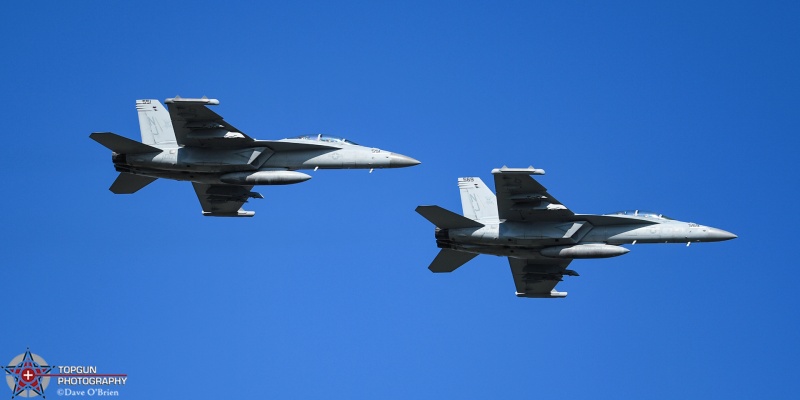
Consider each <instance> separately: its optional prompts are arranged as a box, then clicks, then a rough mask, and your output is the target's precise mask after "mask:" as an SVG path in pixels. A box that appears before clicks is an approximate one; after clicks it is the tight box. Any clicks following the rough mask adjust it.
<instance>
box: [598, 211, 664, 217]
mask: <svg viewBox="0 0 800 400" xmlns="http://www.w3.org/2000/svg"><path fill="white" fill-rule="evenodd" d="M605 215H630V216H632V217H644V218H654V219H672V218H670V217H668V216H666V215H664V214H659V213H657V212H653V211H644V210H624V211H617V212H615V213H611V214H605Z"/></svg>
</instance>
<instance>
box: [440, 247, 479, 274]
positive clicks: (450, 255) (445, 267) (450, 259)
mask: <svg viewBox="0 0 800 400" xmlns="http://www.w3.org/2000/svg"><path fill="white" fill-rule="evenodd" d="M477 256H478V255H477V254H473V253H465V252H463V251H456V250H450V249H442V251H440V252H439V255H437V256H436V258H434V259H433V262H431V265H430V266H429V267H428V269H429V270H431V272H453V271H455V270H456V268H458V267H460V266H462V265H464V264H466V263H467V262H468V261H469V260H472V259H473V258H475V257H477Z"/></svg>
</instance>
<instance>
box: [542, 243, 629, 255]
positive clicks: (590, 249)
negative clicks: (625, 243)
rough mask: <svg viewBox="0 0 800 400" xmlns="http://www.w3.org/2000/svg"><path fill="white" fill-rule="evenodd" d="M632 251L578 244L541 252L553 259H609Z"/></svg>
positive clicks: (554, 247) (608, 246) (600, 245)
mask: <svg viewBox="0 0 800 400" xmlns="http://www.w3.org/2000/svg"><path fill="white" fill-rule="evenodd" d="M629 251H630V250H628V249H626V248H624V247H620V246H612V245H609V244H576V245H574V246H552V247H545V248H543V249H541V250H539V253H541V254H542V255H543V256H545V257H552V258H608V257H616V256H621V255H623V254H625V253H627V252H629Z"/></svg>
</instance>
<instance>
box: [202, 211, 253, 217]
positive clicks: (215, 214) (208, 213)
mask: <svg viewBox="0 0 800 400" xmlns="http://www.w3.org/2000/svg"><path fill="white" fill-rule="evenodd" d="M254 215H256V212H255V211H245V210H239V211H237V212H235V213H222V212H211V211H203V216H204V217H252V216H254Z"/></svg>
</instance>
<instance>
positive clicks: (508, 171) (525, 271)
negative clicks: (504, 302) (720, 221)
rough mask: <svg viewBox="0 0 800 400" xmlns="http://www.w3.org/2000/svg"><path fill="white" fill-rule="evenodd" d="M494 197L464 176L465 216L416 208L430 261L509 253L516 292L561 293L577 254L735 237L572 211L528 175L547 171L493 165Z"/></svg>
mask: <svg viewBox="0 0 800 400" xmlns="http://www.w3.org/2000/svg"><path fill="white" fill-rule="evenodd" d="M492 175H494V186H495V192H497V196H495V195H494V194H493V193H492V191H491V190H489V188H488V187H486V185H485V184H484V183H483V181H482V180H481V179H480V178H459V179H458V187H459V189H460V191H461V206H462V209H463V211H464V216H461V215H458V214H456V213H453V212H450V211H448V210H445V209H443V208H441V207H439V206H419V207H417V209H416V211H417V212H418V213H419V214H421V215H422V216H423V217H425V218H426V219H427V220H428V221H430V222H432V223H433V224H434V225H436V231H435V237H436V245H437V246H438V247H439V248H441V249H442V250H441V251H440V252H439V255H437V256H436V258H435V259H434V260H433V262H432V263H431V265H430V266H429V267H428V269H430V270H431V271H433V272H453V271H454V270H455V269H456V268H458V267H460V266H462V265H464V264H465V263H466V262H468V261H469V260H472V259H473V258H475V257H476V256H477V255H478V254H492V255H496V256H506V257H508V262H509V264H511V275H512V276H513V277H514V284H515V285H516V287H517V296H518V297H533V298H562V297H566V296H567V292H559V291H556V290H555V287H556V285H557V284H558V282H560V281H561V280H562V277H563V276H564V275H568V276H578V273H576V272H575V271H573V270H570V269H567V266H568V265H569V264H570V262H572V260H573V259H576V258H606V257H616V256H621V255H623V254H626V253H628V252H629V251H630V250H628V249H627V248H624V247H621V246H620V245H623V244H636V243H686V245H687V246H688V245H689V244H690V243H692V242H718V241H722V240H729V239H734V238H736V235H734V234H732V233H730V232H726V231H723V230H720V229H717V228H712V227H708V226H703V225H698V224H695V223H692V222H681V221H676V220H674V219H671V218H667V217H665V216H664V215H662V214H657V213H652V212H645V211H637V210H633V211H621V212H617V213H613V214H604V215H594V214H575V213H573V212H572V211H571V210H570V209H568V208H567V207H566V206H564V205H563V204H561V202H560V201H558V200H556V198H555V197H553V196H552V195H551V194H550V193H548V192H547V189H545V187H544V186H542V185H541V184H539V182H537V181H536V180H535V179H533V178H532V177H531V175H544V170H541V169H535V168H533V167H529V168H507V167H503V168H499V169H494V170H492Z"/></svg>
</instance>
